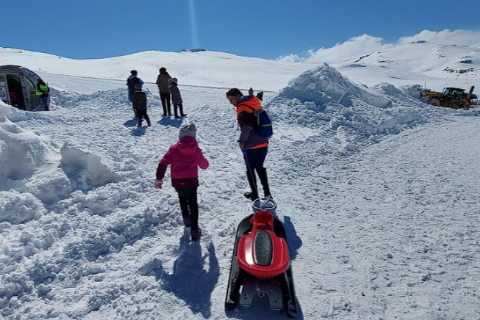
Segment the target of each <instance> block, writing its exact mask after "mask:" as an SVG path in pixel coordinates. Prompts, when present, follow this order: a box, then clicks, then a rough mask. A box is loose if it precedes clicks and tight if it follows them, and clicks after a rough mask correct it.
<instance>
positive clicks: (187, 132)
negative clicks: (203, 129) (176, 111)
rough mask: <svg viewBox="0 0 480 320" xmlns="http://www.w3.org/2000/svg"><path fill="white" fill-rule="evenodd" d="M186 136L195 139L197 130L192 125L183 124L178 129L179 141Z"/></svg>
mask: <svg viewBox="0 0 480 320" xmlns="http://www.w3.org/2000/svg"><path fill="white" fill-rule="evenodd" d="M186 136H188V137H193V138H196V136H197V128H196V127H195V124H194V123H184V124H182V126H181V127H180V133H179V139H182V138H183V137H186Z"/></svg>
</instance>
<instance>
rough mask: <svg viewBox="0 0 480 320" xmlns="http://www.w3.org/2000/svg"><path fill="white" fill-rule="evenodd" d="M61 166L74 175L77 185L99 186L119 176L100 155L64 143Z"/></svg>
mask: <svg viewBox="0 0 480 320" xmlns="http://www.w3.org/2000/svg"><path fill="white" fill-rule="evenodd" d="M60 152H61V155H62V160H61V163H60V164H61V166H62V167H63V169H64V171H65V172H66V173H67V175H69V176H76V177H75V180H76V181H77V185H78V186H77V187H78V188H79V189H86V188H88V187H89V186H92V187H99V186H103V185H105V184H107V183H110V182H115V181H118V179H119V176H118V175H117V174H116V173H114V172H112V171H111V170H110V169H109V168H108V167H107V166H106V165H104V164H103V163H102V160H101V158H100V157H98V156H96V155H94V154H92V153H90V152H87V151H83V150H80V149H79V148H78V147H74V146H70V145H68V144H65V145H64V146H63V147H62V149H61V151H60Z"/></svg>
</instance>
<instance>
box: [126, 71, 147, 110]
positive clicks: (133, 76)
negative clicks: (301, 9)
mask: <svg viewBox="0 0 480 320" xmlns="http://www.w3.org/2000/svg"><path fill="white" fill-rule="evenodd" d="M137 75H138V72H137V70H132V71H130V76H129V77H128V79H127V86H128V101H130V102H132V99H133V94H134V93H135V86H136V85H137V84H141V85H142V86H143V81H142V79H140V78H139V77H137Z"/></svg>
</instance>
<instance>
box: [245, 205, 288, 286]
mask: <svg viewBox="0 0 480 320" xmlns="http://www.w3.org/2000/svg"><path fill="white" fill-rule="evenodd" d="M250 224H251V225H252V231H251V232H250V233H249V234H245V235H243V236H242V237H241V238H240V241H239V243H238V248H237V263H238V266H239V267H240V268H241V269H242V270H244V271H245V272H247V273H248V274H251V275H253V276H255V277H259V278H272V277H275V276H278V275H279V274H282V273H284V272H285V271H286V270H287V269H288V267H289V266H290V256H289V252H288V246H287V242H286V241H285V239H284V238H282V237H278V236H277V235H276V234H275V232H274V228H273V216H272V214H271V212H270V211H268V210H267V211H264V212H263V211H262V210H258V211H257V212H256V213H255V214H254V215H253V217H252V218H251V220H250Z"/></svg>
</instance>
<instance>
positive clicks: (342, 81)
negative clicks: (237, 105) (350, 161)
mask: <svg viewBox="0 0 480 320" xmlns="http://www.w3.org/2000/svg"><path fill="white" fill-rule="evenodd" d="M409 94H410V93H406V92H403V91H402V90H400V89H397V88H395V87H394V86H393V85H389V84H382V85H380V86H378V87H376V88H374V89H370V88H367V87H363V86H359V85H356V84H354V83H353V82H351V81H349V80H348V79H346V78H344V77H343V76H342V75H341V74H340V73H339V72H338V71H337V70H336V69H335V68H333V67H331V66H329V65H327V64H324V65H323V66H321V67H318V68H314V69H312V70H308V71H306V72H304V73H303V74H301V75H300V76H299V77H297V78H295V79H293V80H292V81H291V82H290V84H289V86H288V87H286V88H284V89H283V90H282V91H281V92H280V94H279V95H278V96H277V97H276V98H274V99H273V100H272V101H271V102H270V104H269V105H268V106H267V107H268V108H269V110H270V112H271V114H272V117H273V118H274V120H275V121H280V122H285V123H288V122H290V123H291V122H293V123H295V124H298V125H301V126H304V127H307V128H315V129H316V130H317V131H318V130H319V129H320V130H319V131H325V130H330V131H331V130H334V131H337V132H340V131H342V132H343V131H345V130H346V131H348V132H350V136H351V137H352V138H356V139H360V140H362V139H370V138H372V137H373V136H376V135H384V134H391V133H398V132H400V131H402V130H404V129H405V128H407V127H413V126H415V125H418V124H421V123H425V121H426V119H427V118H428V117H430V112H426V110H425V104H423V103H421V102H420V101H418V100H415V99H412V97H411V96H409ZM405 99H408V100H409V102H410V103H405Z"/></svg>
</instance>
